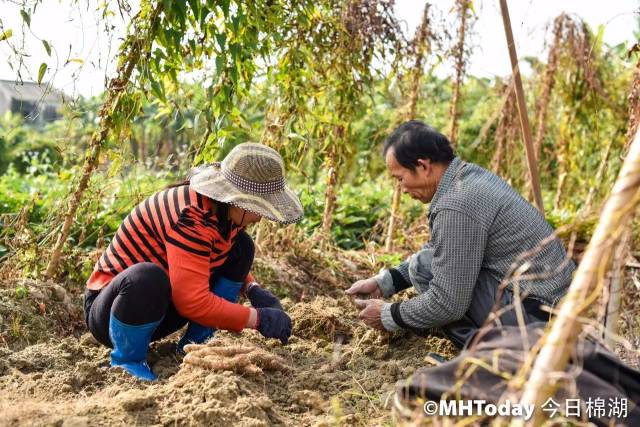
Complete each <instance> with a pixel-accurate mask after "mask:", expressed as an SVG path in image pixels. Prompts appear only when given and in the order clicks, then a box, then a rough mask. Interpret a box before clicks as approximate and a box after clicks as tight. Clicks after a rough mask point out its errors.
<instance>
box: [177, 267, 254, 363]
mask: <svg viewBox="0 0 640 427" xmlns="http://www.w3.org/2000/svg"><path fill="white" fill-rule="evenodd" d="M242 285H243V283H242V282H234V281H233V280H229V279H227V278H225V277H218V278H216V280H215V282H214V283H213V286H212V287H211V292H213V293H214V294H216V295H217V296H219V297H222V298H224V299H226V300H227V301H231V302H238V299H239V298H240V289H242ZM215 333H216V330H215V329H214V328H210V327H208V326H202V325H200V324H198V323H196V322H189V325H188V326H187V331H186V332H185V333H184V335H183V336H182V338H180V341H178V346H177V351H178V353H180V354H184V346H185V345H187V344H202V343H203V342H205V341H207V340H208V339H210V338H212V337H213V336H214V335H215Z"/></svg>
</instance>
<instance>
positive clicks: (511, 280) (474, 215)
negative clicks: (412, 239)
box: [346, 120, 575, 347]
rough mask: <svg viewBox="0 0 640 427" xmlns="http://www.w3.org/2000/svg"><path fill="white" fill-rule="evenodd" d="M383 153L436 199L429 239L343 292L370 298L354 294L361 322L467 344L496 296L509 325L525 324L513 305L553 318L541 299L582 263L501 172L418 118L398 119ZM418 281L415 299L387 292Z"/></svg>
mask: <svg viewBox="0 0 640 427" xmlns="http://www.w3.org/2000/svg"><path fill="white" fill-rule="evenodd" d="M384 156H385V161H386V164H387V168H388V169H389V172H390V173H391V175H393V176H394V177H395V178H396V179H397V180H398V181H400V185H401V186H402V190H403V192H405V193H408V194H409V195H410V196H411V197H412V198H414V199H417V200H420V201H421V202H423V203H431V205H430V207H429V226H430V229H431V240H430V241H429V242H427V243H426V244H425V245H424V246H423V248H422V249H421V250H420V251H418V252H417V253H415V254H413V255H411V256H410V257H409V258H408V259H407V261H405V262H403V263H401V264H400V265H398V266H397V267H395V268H391V269H388V270H383V271H382V272H381V273H380V274H379V275H377V276H375V277H371V278H369V279H365V280H360V281H358V282H356V283H354V284H353V285H352V286H351V287H350V288H349V289H348V290H347V291H346V293H347V294H349V295H353V296H360V297H364V298H369V299H363V300H356V303H357V304H358V306H359V307H360V308H362V311H361V313H360V317H361V318H362V319H363V320H364V322H365V323H366V324H367V325H369V326H371V327H374V328H378V329H381V330H388V331H397V330H400V329H410V330H424V329H428V328H433V327H441V328H442V329H443V330H444V332H445V333H446V334H447V336H448V337H449V338H450V339H451V340H452V341H453V342H454V343H455V344H456V345H457V346H459V347H462V346H463V345H464V344H465V343H466V342H467V341H468V340H469V339H470V337H471V336H473V334H474V333H475V331H477V329H478V328H479V327H480V326H482V324H483V323H484V321H485V319H486V318H487V316H488V314H489V313H490V312H491V309H492V308H493V306H494V304H495V303H496V299H497V298H499V299H500V303H501V304H502V306H503V307H506V310H503V311H504V313H503V314H502V315H501V317H500V321H501V323H502V324H507V325H517V324H518V321H517V314H516V313H517V312H518V311H519V310H514V309H513V308H514V307H515V306H519V307H520V308H522V311H521V313H522V320H523V321H524V322H525V323H531V322H535V321H547V320H548V318H549V313H548V311H544V310H543V309H542V308H541V306H554V305H556V304H557V303H558V301H559V300H560V298H561V297H562V296H563V295H564V294H565V292H566V290H567V288H568V286H569V283H570V282H571V275H572V272H573V271H574V270H575V264H574V263H573V261H571V260H570V259H569V258H568V256H567V253H566V251H565V249H564V248H563V246H562V243H561V242H560V241H559V240H558V239H557V238H556V237H554V236H553V229H552V227H551V226H550V225H549V223H548V222H547V221H546V220H545V219H544V217H543V215H541V213H540V212H539V211H538V210H537V209H536V208H534V207H533V206H532V205H531V204H530V203H529V202H528V201H527V200H525V199H524V198H522V197H521V196H520V195H519V194H518V193H517V192H516V191H515V190H514V189H513V188H511V187H510V186H509V184H507V183H506V182H505V181H504V180H502V179H501V178H500V177H498V176H496V175H495V174H493V173H491V172H489V171H487V170H485V169H483V168H481V167H479V166H477V165H475V164H472V163H467V162H464V161H463V160H461V159H460V158H458V157H456V156H455V155H454V153H453V150H452V148H451V145H450V143H449V141H448V139H447V138H446V137H445V136H444V135H442V134H441V133H439V132H437V131H435V130H434V129H433V128H431V127H429V126H427V125H425V124H424V123H422V122H420V121H417V120H412V121H409V122H406V123H404V124H402V125H401V126H400V127H398V128H397V129H396V130H395V131H394V132H393V133H392V134H391V136H389V138H388V139H387V140H386V141H385V144H384ZM503 281H504V283H505V284H506V288H505V289H504V292H502V293H501V292H499V288H500V284H501V283H502V282H503ZM411 286H413V287H414V288H415V289H416V291H417V293H418V295H417V296H416V297H414V298H411V299H408V300H405V301H402V302H397V303H393V304H391V303H388V302H385V301H383V300H382V299H380V298H388V297H390V296H391V295H393V294H395V293H397V292H400V291H402V290H404V289H406V288H409V287H411ZM509 308H511V309H509Z"/></svg>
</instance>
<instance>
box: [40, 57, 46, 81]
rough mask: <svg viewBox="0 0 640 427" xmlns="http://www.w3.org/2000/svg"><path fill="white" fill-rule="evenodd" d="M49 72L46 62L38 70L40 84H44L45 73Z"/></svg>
mask: <svg viewBox="0 0 640 427" xmlns="http://www.w3.org/2000/svg"><path fill="white" fill-rule="evenodd" d="M46 71H47V64H45V63H44V62H43V63H42V64H40V68H39V69H38V84H40V83H42V78H43V77H44V73H45V72H46Z"/></svg>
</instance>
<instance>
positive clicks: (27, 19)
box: [20, 9, 31, 28]
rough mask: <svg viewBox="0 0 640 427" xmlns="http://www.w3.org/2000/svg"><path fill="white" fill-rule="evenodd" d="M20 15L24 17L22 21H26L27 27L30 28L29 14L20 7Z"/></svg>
mask: <svg viewBox="0 0 640 427" xmlns="http://www.w3.org/2000/svg"><path fill="white" fill-rule="evenodd" d="M20 15H21V16H22V19H24V22H26V23H27V27H29V28H31V16H29V14H28V13H27V11H26V10H24V9H20Z"/></svg>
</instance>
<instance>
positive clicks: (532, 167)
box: [500, 0, 544, 215]
mask: <svg viewBox="0 0 640 427" xmlns="http://www.w3.org/2000/svg"><path fill="white" fill-rule="evenodd" d="M500 9H501V10H502V21H503V22H504V32H505V35H506V37H507V47H508V48H509V58H510V59H511V71H512V73H513V80H514V83H515V89H516V100H517V102H518V113H519V115H520V125H521V129H522V139H523V140H524V143H525V149H526V152H527V166H528V167H529V176H530V179H531V188H533V196H534V200H535V202H536V206H537V208H538V210H540V212H541V213H542V215H544V205H543V203H542V193H541V192H540V179H539V177H538V165H537V161H536V156H535V153H534V149H533V141H532V137H531V126H530V125H529V117H528V116H527V104H526V101H525V98H524V89H523V88H522V79H521V77H520V67H519V66H518V56H517V54H516V46H515V42H514V41H513V32H512V30H511V20H510V19H509V9H508V7H507V0H500Z"/></svg>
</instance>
